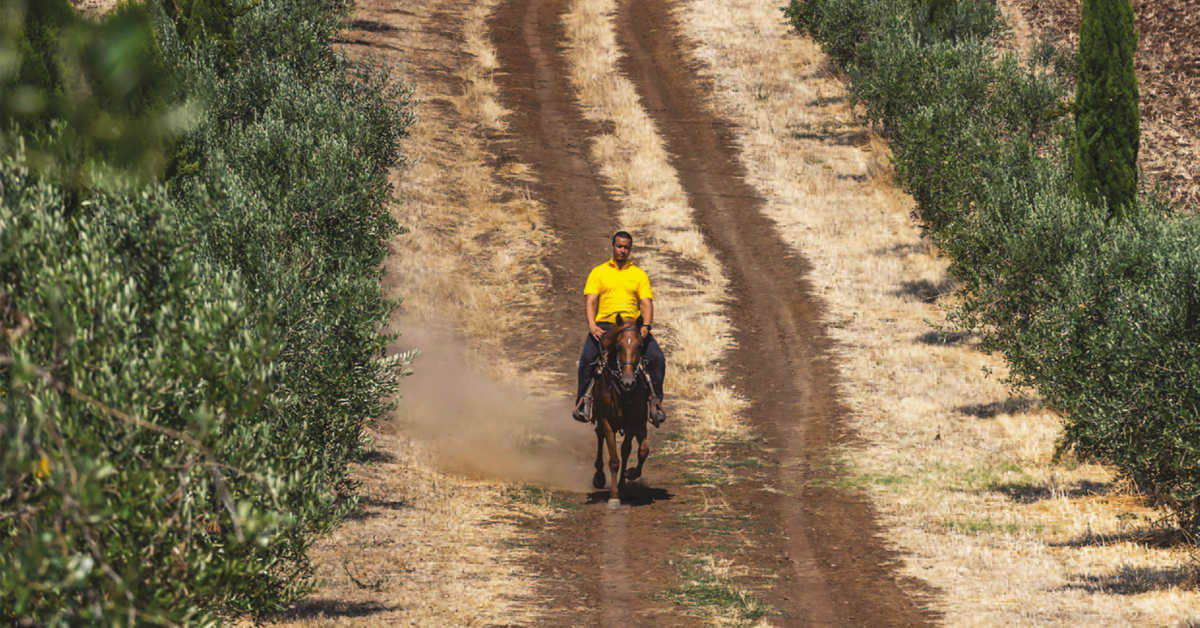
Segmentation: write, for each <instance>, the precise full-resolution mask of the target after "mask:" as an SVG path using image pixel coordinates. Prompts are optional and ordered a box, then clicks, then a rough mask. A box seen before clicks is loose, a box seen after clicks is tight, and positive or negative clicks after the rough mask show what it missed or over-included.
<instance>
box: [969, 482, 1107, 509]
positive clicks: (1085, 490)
mask: <svg viewBox="0 0 1200 628" xmlns="http://www.w3.org/2000/svg"><path fill="white" fill-rule="evenodd" d="M989 489H990V490H991V491H993V492H996V493H1000V494H1001V495H1004V496H1006V497H1008V498H1009V499H1011V500H1013V501H1015V502H1020V503H1022V504H1032V503H1034V502H1040V501H1043V500H1047V499H1055V498H1058V497H1094V496H1097V495H1107V494H1109V493H1110V492H1111V491H1112V490H1113V485H1112V483H1111V482H1091V481H1088V480H1083V481H1082V482H1079V483H1078V484H1076V485H1075V486H1072V487H1070V488H1062V487H1058V488H1051V487H1049V486H1046V485H1045V484H1034V483H1031V482H1006V483H1003V484H996V485H993V486H991V487H989Z"/></svg>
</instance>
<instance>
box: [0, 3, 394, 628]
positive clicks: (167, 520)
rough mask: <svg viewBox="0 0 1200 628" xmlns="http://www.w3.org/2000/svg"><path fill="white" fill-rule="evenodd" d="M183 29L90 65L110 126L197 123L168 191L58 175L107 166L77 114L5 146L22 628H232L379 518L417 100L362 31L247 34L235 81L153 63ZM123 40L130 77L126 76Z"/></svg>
mask: <svg viewBox="0 0 1200 628" xmlns="http://www.w3.org/2000/svg"><path fill="white" fill-rule="evenodd" d="M5 6H6V7H7V5H5ZM156 6H157V3H150V4H148V5H146V6H145V7H142V6H136V5H135V6H122V7H121V8H119V9H118V10H117V11H115V12H113V13H112V14H110V16H109V17H108V19H107V20H106V21H105V22H104V23H102V24H101V25H99V26H97V27H96V28H97V29H100V30H97V31H94V32H100V33H105V35H104V37H101V38H100V39H99V40H96V39H91V40H86V41H91V42H92V43H93V44H94V45H96V46H99V47H95V48H86V47H83V48H80V49H81V50H93V51H94V54H93V56H95V57H96V60H95V63H94V64H93V65H89V66H83V67H86V68H90V69H89V70H88V71H87V72H84V74H83V75H82V76H86V77H88V81H89V85H90V86H91V87H90V88H89V89H88V90H87V91H88V92H89V103H92V105H95V103H101V104H100V105H98V106H95V109H96V110H98V111H102V112H103V113H104V115H107V116H110V118H111V119H117V117H118V116H120V117H122V118H123V119H127V120H129V121H130V124H129V128H130V129H134V130H137V129H145V128H156V125H159V124H160V122H161V115H162V112H161V110H160V108H162V107H164V105H163V103H176V104H173V105H167V106H169V107H177V108H178V109H177V110H178V111H189V112H192V124H191V125H190V126H189V127H188V128H186V129H184V130H183V132H182V133H181V134H179V135H177V136H174V137H173V138H172V144H171V147H170V149H171V151H172V152H173V154H174V158H173V160H172V163H171V165H170V167H169V168H168V170H167V171H166V172H167V174H169V175H170V176H169V178H168V179H167V181H166V186H165V187H160V186H158V185H147V184H146V183H145V182H144V180H143V183H141V184H140V185H142V186H143V187H144V189H138V188H136V187H132V186H131V185H130V184H129V182H128V181H124V182H120V181H119V182H117V183H113V184H110V185H107V186H104V187H101V186H98V185H96V181H95V180H94V179H84V180H81V181H69V180H64V179H63V178H62V177H59V176H57V175H58V174H61V171H54V170H51V169H35V168H34V167H33V165H32V164H34V163H35V162H36V159H35V158H34V156H33V155H32V154H31V152H29V151H26V150H25V149H24V148H23V146H24V144H25V143H26V141H27V140H30V141H33V140H36V143H37V147H39V148H40V147H42V146H45V145H47V144H46V140H45V138H50V139H52V140H53V141H55V142H58V144H59V145H61V146H63V147H66V148H69V149H70V150H73V151H76V153H79V152H81V151H82V149H80V148H79V146H80V144H85V143H86V142H83V141H82V140H81V135H82V133H83V132H82V131H80V130H79V129H80V128H85V127H82V126H81V125H80V124H79V123H78V122H79V121H78V120H77V119H75V118H74V117H71V116H67V117H65V118H64V117H63V116H62V115H60V112H58V110H52V109H49V108H42V109H39V110H38V113H45V114H46V115H47V116H49V118H48V121H47V122H46V123H45V125H44V126H43V127H41V129H39V130H37V131H36V132H33V131H29V130H28V129H29V128H30V127H29V126H23V125H22V123H27V122H28V118H22V119H21V120H17V121H15V122H14V123H13V124H12V125H11V126H9V127H6V130H7V132H8V135H7V136H6V138H7V140H6V141H7V142H8V143H7V144H6V145H5V150H4V151H3V152H0V157H2V158H3V162H2V164H3V166H2V168H0V189H3V190H4V193H3V194H2V195H0V197H2V201H0V328H3V329H4V330H6V332H8V333H6V334H4V335H0V418H2V419H3V423H0V473H3V474H4V480H5V489H4V491H3V492H0V514H2V516H0V609H3V612H4V613H5V615H4V616H3V620H4V622H6V623H7V622H11V621H13V620H14V619H18V618H21V619H25V620H26V621H28V622H31V623H33V624H35V625H93V624H104V625H109V624H111V625H116V624H122V625H126V624H137V625H176V624H198V625H205V624H210V623H213V622H215V621H216V620H215V618H216V617H217V615H218V614H220V613H226V612H252V613H263V612H268V611H271V610H275V609H279V608H282V607H284V606H285V605H286V604H288V603H289V602H291V601H293V600H295V599H296V598H298V597H300V596H302V595H304V594H305V593H306V592H307V591H309V590H310V589H311V587H312V581H311V573H312V567H311V565H310V564H309V562H308V548H309V546H310V544H311V543H312V541H313V539H314V538H315V537H316V536H317V535H320V534H323V533H326V532H328V531H329V530H331V529H333V527H334V526H336V525H338V523H339V522H340V521H341V519H342V517H343V516H344V515H345V514H346V513H347V512H349V511H350V510H351V509H352V508H353V507H354V505H355V499H354V497H353V488H354V486H353V482H352V481H351V480H350V478H349V474H348V471H349V464H350V463H351V462H353V461H354V460H356V459H357V458H358V457H360V456H361V454H362V452H363V444H364V441H363V438H364V436H363V427H364V426H365V425H366V424H367V423H368V422H369V421H372V420H374V419H376V418H377V417H380V416H381V415H383V414H384V413H385V412H386V411H387V410H388V409H389V407H390V405H389V402H388V401H387V400H389V399H391V398H393V397H394V396H395V393H396V390H397V379H398V378H399V377H400V376H401V375H403V370H402V368H401V366H402V364H403V362H404V361H405V360H406V359H407V357H408V356H406V355H396V356H390V357H388V356H386V347H387V344H388V342H389V340H390V339H392V338H393V337H394V336H392V335H389V334H388V333H385V332H383V331H382V329H383V328H384V326H385V324H386V322H387V321H388V319H389V317H390V313H391V311H392V309H393V308H394V306H395V302H394V301H391V300H389V299H387V298H385V297H384V294H383V292H382V289H381V287H380V283H379V279H380V277H381V275H382V261H383V259H384V258H385V256H386V253H387V245H388V242H389V240H390V239H391V238H392V237H393V236H394V235H396V234H398V233H400V232H401V230H400V228H399V226H398V225H397V224H396V223H395V221H394V220H393V219H392V218H391V216H390V215H389V212H388V210H387V206H388V203H389V202H391V190H390V188H389V185H388V183H387V178H386V173H387V171H388V169H389V168H390V167H391V166H393V165H395V164H397V163H399V162H400V161H401V160H402V159H403V156H402V155H401V153H400V152H399V148H398V141H399V140H400V139H401V138H402V137H404V135H405V133H406V130H407V128H408V126H409V125H410V124H411V123H412V122H413V117H412V114H411V111H410V110H409V107H408V99H409V98H410V93H409V91H408V90H407V89H405V88H403V87H402V86H397V85H394V84H392V83H390V82H389V81H388V80H386V78H385V77H384V76H383V75H382V74H380V73H378V72H375V71H373V70H371V69H370V68H368V67H352V66H350V65H349V64H348V63H347V62H346V61H345V60H343V59H342V58H340V57H339V56H338V55H337V54H336V52H335V51H334V49H333V48H332V46H331V42H330V37H331V36H332V35H333V34H334V33H335V32H336V29H337V27H338V23H339V22H338V19H339V17H338V15H339V14H341V12H344V11H345V10H346V9H347V6H346V5H345V4H344V3H330V2H326V1H324V0H274V1H273V0H264V1H263V2H261V3H259V4H257V5H256V6H255V7H253V10H251V11H249V12H248V13H246V14H244V15H241V16H240V17H237V16H235V21H234V23H233V29H232V31H231V32H232V33H234V34H235V35H236V37H237V45H238V50H239V51H240V54H239V56H238V57H237V62H236V63H234V62H233V61H231V58H230V56H229V55H228V54H227V51H226V48H225V47H224V46H225V45H226V43H227V42H224V41H219V40H217V39H213V38H208V37H203V38H198V39H195V40H185V39H181V38H180V37H178V36H177V33H178V30H177V28H176V27H175V26H174V25H173V24H174V23H173V22H170V21H162V20H159V21H157V23H158V24H159V25H160V26H166V28H159V29H158V30H157V31H155V33H156V34H157V38H156V39H155V38H148V37H147V34H148V33H150V32H151V31H150V30H149V29H148V28H147V24H148V23H149V21H150V18H151V17H152V16H158V17H159V18H162V17H163V16H164V15H165V14H163V13H158V12H157V9H156V8H155V7H156ZM188 6H192V7H195V6H199V5H191V4H189V5H188ZM208 6H213V7H215V6H217V5H216V4H213V5H208ZM224 6H228V5H224ZM176 8H178V7H176ZM331 9H336V10H337V13H334V12H331ZM6 10H7V8H6ZM192 14H193V15H199V13H195V12H193V13H192ZM6 15H9V14H8V13H6ZM14 15H15V13H14ZM22 15H24V14H23V13H22ZM21 23H22V24H23V23H24V22H23V21H22V22H21ZM75 24H76V26H78V23H75ZM204 24H205V26H204V32H205V33H208V32H210V31H209V26H208V22H204ZM5 27H6V28H7V23H6V26H5ZM80 28H83V29H87V28H90V27H87V26H82V27H80ZM103 29H109V30H103ZM89 32H92V31H89ZM110 37H111V38H112V39H113V40H114V42H115V43H114V46H116V47H117V48H121V49H122V50H124V51H125V52H123V53H122V55H123V56H111V55H110V57H109V58H101V57H104V54H105V52H106V51H108V48H106V47H104V46H102V45H100V44H99V43H97V42H101V41H104V40H105V39H106V38H110ZM6 41H7V39H6ZM59 43H60V44H61V43H62V41H61V37H60V38H59ZM118 44H120V45H118ZM89 45H92V44H89ZM14 54H15V53H14ZM114 54H116V53H114ZM0 67H9V66H0ZM160 70H161V72H162V73H161V74H160ZM14 76H15V74H13V73H10V74H8V75H4V77H2V78H4V79H5V80H9V81H10V83H9V84H16V79H15V78H14ZM162 76H168V77H170V78H171V80H164V81H157V80H156V78H155V77H162ZM122 77H125V78H126V79H127V78H129V77H134V78H135V79H136V80H132V81H128V80H124V79H122ZM38 90H40V91H38ZM34 91H37V93H47V92H46V91H45V88H41V87H36V88H34ZM7 94H8V92H5V96H4V97H7ZM92 94H94V96H93V95H92ZM178 103H183V104H182V105H180V104H178ZM72 111H77V109H73V110H72ZM82 152H86V151H82ZM92 154H93V157H92V159H93V160H94V161H95V162H96V164H97V168H103V167H112V164H113V163H114V162H113V159H114V157H112V155H113V153H111V152H108V153H101V152H96V153H92ZM24 321H32V326H29V325H26V324H25V323H24Z"/></svg>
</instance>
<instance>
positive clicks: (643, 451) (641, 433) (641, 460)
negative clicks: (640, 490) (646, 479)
mask: <svg viewBox="0 0 1200 628" xmlns="http://www.w3.org/2000/svg"><path fill="white" fill-rule="evenodd" d="M648 440H649V439H648V438H647V437H646V424H645V423H643V424H642V428H641V429H640V430H638V432H637V441H638V460H637V466H636V467H634V468H632V469H630V470H628V471H626V472H625V479H626V480H636V479H638V478H640V477H642V465H643V464H646V458H647V457H648V456H649V455H650V443H649V442H647V441H648Z"/></svg>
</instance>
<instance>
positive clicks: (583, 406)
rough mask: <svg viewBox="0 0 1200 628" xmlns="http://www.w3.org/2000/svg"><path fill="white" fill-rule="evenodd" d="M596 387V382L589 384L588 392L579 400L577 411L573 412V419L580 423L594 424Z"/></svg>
mask: <svg viewBox="0 0 1200 628" xmlns="http://www.w3.org/2000/svg"><path fill="white" fill-rule="evenodd" d="M595 385H596V380H594V379H593V380H592V381H591V382H588V387H587V390H585V391H584V393H583V396H582V397H580V398H579V403H577V404H575V410H574V411H573V412H571V418H572V419H575V420H576V421H579V422H580V423H591V422H592V387H593V386H595Z"/></svg>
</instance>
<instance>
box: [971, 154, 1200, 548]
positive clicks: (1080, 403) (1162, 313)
mask: <svg viewBox="0 0 1200 628" xmlns="http://www.w3.org/2000/svg"><path fill="white" fill-rule="evenodd" d="M1059 176H1060V177H1062V180H1060V181H1057V182H1053V183H1052V184H1051V185H1042V183H1045V182H1034V183H1032V184H1030V185H1028V186H1021V185H1016V184H1011V185H1008V186H1005V187H1003V188H1002V189H999V190H996V191H995V194H997V196H998V198H994V199H991V202H990V203H988V204H987V207H988V208H989V209H987V210H985V211H981V213H980V215H979V219H978V220H977V221H976V225H975V227H976V230H977V233H978V237H979V239H980V241H981V242H986V243H991V244H992V245H993V246H994V248H993V252H992V254H991V255H990V256H989V259H988V260H987V261H988V262H989V264H982V263H980V264H976V265H974V266H973V272H972V275H971V285H972V286H973V288H974V290H973V291H972V292H970V293H969V294H968V298H967V300H966V302H965V304H964V306H963V307H962V308H961V309H960V310H959V312H958V314H959V315H960V316H967V317H970V318H971V320H967V321H964V322H965V323H967V324H968V325H970V326H972V327H975V328H977V329H979V330H980V331H981V335H982V340H983V342H984V344H985V347H986V348H988V349H990V350H996V351H1001V352H1003V354H1004V356H1005V358H1006V359H1007V361H1008V362H1009V363H1010V365H1011V366H1012V373H1013V375H1012V381H1013V383H1014V384H1016V385H1020V386H1028V387H1033V388H1036V389H1037V391H1038V392H1039V393H1040V394H1041V395H1042V396H1043V398H1044V399H1045V400H1046V402H1047V403H1048V404H1049V405H1051V406H1053V407H1056V408H1059V409H1060V410H1062V411H1063V412H1064V414H1065V416H1066V421H1065V429H1064V433H1063V440H1062V444H1061V446H1062V447H1063V448H1064V449H1073V450H1074V451H1075V453H1076V454H1078V455H1081V456H1083V457H1087V458H1094V459H1101V460H1106V461H1109V462H1111V463H1112V464H1114V465H1115V466H1116V467H1117V469H1118V470H1119V471H1120V472H1121V473H1122V474H1123V475H1125V476H1127V477H1129V478H1130V479H1132V480H1133V481H1134V482H1136V483H1137V484H1138V485H1139V486H1141V487H1142V488H1143V489H1145V490H1148V491H1151V492H1153V493H1154V494H1155V495H1157V496H1158V497H1159V498H1160V499H1161V500H1162V501H1163V502H1164V503H1165V504H1166V505H1168V506H1170V507H1172V508H1174V509H1175V510H1176V512H1177V514H1178V515H1179V516H1180V518H1181V522H1182V523H1183V525H1184V526H1186V527H1188V528H1191V529H1195V527H1196V525H1197V524H1200V520H1197V515H1198V513H1200V508H1197V506H1198V505H1200V501H1198V498H1200V465H1197V463H1196V457H1195V456H1196V454H1197V452H1196V443H1198V442H1200V426H1198V424H1197V422H1196V416H1197V409H1198V408H1200V385H1197V381H1200V380H1197V379H1196V376H1197V375H1198V374H1200V280H1198V279H1197V278H1198V277H1200V253H1197V250H1198V249H1197V246H1196V243H1197V242H1200V224H1198V223H1197V222H1196V221H1195V220H1194V219H1191V218H1188V217H1183V216H1178V215H1175V214H1173V213H1168V212H1163V211H1145V212H1143V213H1141V214H1137V215H1134V216H1130V217H1128V218H1127V219H1126V220H1124V221H1122V222H1120V223H1109V222H1108V221H1107V217H1106V216H1105V215H1102V214H1098V213H1097V212H1095V211H1094V210H1092V209H1091V208H1090V206H1088V205H1086V204H1084V203H1082V202H1079V201H1076V200H1074V199H1073V198H1071V196H1070V194H1069V188H1070V185H1069V181H1067V180H1066V177H1065V176H1062V175H1061V174H1060V175H1059Z"/></svg>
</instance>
